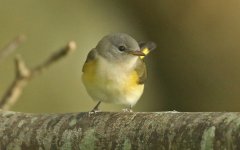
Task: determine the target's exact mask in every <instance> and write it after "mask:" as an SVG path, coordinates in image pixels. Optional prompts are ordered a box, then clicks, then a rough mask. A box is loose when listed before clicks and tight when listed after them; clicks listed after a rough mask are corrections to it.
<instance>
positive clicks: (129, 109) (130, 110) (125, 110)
mask: <svg viewBox="0 0 240 150" xmlns="http://www.w3.org/2000/svg"><path fill="white" fill-rule="evenodd" d="M122 111H123V112H133V110H132V109H131V108H124V109H123V110H122Z"/></svg>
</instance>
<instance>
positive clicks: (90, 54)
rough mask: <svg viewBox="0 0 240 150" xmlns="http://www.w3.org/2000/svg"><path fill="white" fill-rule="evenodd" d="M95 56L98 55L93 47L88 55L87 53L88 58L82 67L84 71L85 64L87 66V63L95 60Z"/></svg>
mask: <svg viewBox="0 0 240 150" xmlns="http://www.w3.org/2000/svg"><path fill="white" fill-rule="evenodd" d="M95 57H96V50H95V49H92V50H91V51H90V52H89V53H88V55H87V59H86V61H85V63H84V65H83V68H82V72H84V71H85V66H86V64H87V63H88V62H90V61H92V60H94V59H95Z"/></svg>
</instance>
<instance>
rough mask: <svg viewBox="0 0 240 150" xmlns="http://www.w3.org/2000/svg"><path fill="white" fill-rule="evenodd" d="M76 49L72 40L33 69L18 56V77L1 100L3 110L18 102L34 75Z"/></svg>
mask: <svg viewBox="0 0 240 150" xmlns="http://www.w3.org/2000/svg"><path fill="white" fill-rule="evenodd" d="M75 49H76V43H75V42H74V41H71V42H69V43H68V44H67V46H65V47H64V48H62V49H60V50H59V51H57V52H55V53H53V54H52V55H51V56H50V57H49V58H48V59H47V60H46V61H44V62H43V63H42V64H40V65H38V66H36V67H34V68H33V69H29V68H28V67H27V66H26V65H25V62H24V61H23V60H22V59H21V57H20V56H17V57H16V59H15V67H16V77H15V80H14V81H13V82H12V84H11V85H10V87H9V88H8V89H7V91H6V92H5V94H4V95H3V97H2V99H1V100H0V108H1V109H3V110H8V109H9V108H10V107H11V106H12V105H13V104H15V103H16V101H17V99H18V98H19V96H20V95H21V93H22V91H23V89H24V87H25V86H26V85H27V83H28V82H29V81H30V80H31V79H32V78H33V77H35V76H36V75H39V74H40V73H41V72H42V71H43V70H44V69H46V68H47V67H49V66H50V65H51V64H53V63H54V62H56V61H58V60H59V59H61V58H63V57H64V56H66V55H68V54H69V53H71V52H72V51H74V50H75Z"/></svg>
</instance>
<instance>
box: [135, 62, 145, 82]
mask: <svg viewBox="0 0 240 150" xmlns="http://www.w3.org/2000/svg"><path fill="white" fill-rule="evenodd" d="M135 71H136V72H137V74H138V77H139V80H138V84H144V83H145V81H146V79H147V69H146V64H145V62H144V61H143V60H142V59H140V58H139V59H138V61H137V65H136V68H135Z"/></svg>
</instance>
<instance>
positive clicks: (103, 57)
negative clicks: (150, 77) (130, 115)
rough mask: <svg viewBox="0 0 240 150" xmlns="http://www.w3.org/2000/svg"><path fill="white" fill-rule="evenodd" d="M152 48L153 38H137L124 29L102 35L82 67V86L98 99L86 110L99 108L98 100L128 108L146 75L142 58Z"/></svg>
mask: <svg viewBox="0 0 240 150" xmlns="http://www.w3.org/2000/svg"><path fill="white" fill-rule="evenodd" d="M155 48H156V44H155V43H154V42H150V41H149V42H137V41H136V40H135V39H134V38H133V37H131V36H130V35H128V34H126V33H110V34H108V35H105V36H104V37H103V38H102V39H101V40H100V41H99V42H98V44H97V46H96V47H95V48H93V49H92V50H90V52H89V53H88V55H87V59H86V61H85V63H84V65H83V67H82V82H83V84H84V86H85V89H86V91H87V93H88V94H89V95H90V97H91V98H92V99H93V100H94V101H97V102H98V103H97V105H96V106H95V107H94V108H93V109H92V110H91V111H90V113H96V112H99V111H100V110H99V105H100V104H101V102H105V103H115V104H122V105H125V106H126V108H125V109H123V110H124V111H126V112H132V107H133V106H134V105H135V104H136V103H137V101H138V100H139V99H140V97H141V96H142V94H143V90H144V83H145V81H146V79H147V69H146V64H145V62H144V58H145V56H146V55H148V53H149V52H150V51H152V50H154V49H155Z"/></svg>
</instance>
